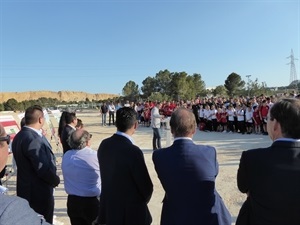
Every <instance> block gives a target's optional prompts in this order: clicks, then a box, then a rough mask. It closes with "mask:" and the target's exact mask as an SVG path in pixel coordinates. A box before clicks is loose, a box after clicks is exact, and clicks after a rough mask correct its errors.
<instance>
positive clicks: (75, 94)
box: [0, 91, 118, 102]
mask: <svg viewBox="0 0 300 225" xmlns="http://www.w3.org/2000/svg"><path fill="white" fill-rule="evenodd" d="M117 96H118V95H116V94H105V93H99V94H90V93H86V92H82V91H59V92H54V91H27V92H2V93H0V102H6V101H7V100H8V99H11V98H14V99H16V100H17V101H18V102H22V101H24V100H36V99H39V98H43V97H44V98H56V99H58V100H60V101H66V102H69V101H85V100H86V99H87V98H88V99H89V100H90V101H92V100H96V101H99V100H104V99H108V98H113V97H117Z"/></svg>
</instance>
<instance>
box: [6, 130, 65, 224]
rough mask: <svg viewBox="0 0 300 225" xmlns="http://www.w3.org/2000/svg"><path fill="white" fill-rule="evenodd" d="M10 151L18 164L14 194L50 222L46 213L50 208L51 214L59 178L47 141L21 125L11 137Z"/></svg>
mask: <svg viewBox="0 0 300 225" xmlns="http://www.w3.org/2000/svg"><path fill="white" fill-rule="evenodd" d="M12 151H13V155H14V158H15V160H16V163H17V195H18V196H20V197H22V198H25V199H26V200H27V201H28V202H29V204H30V206H31V208H33V209H34V210H35V211H36V212H38V213H40V214H42V215H43V216H44V217H45V218H46V220H47V221H51V220H52V219H49V218H48V216H47V215H48V214H49V213H50V214H51V211H52V214H53V207H54V205H53V204H54V199H53V188H54V187H56V186H57V185H58V184H59V182H60V179H59V177H58V176H57V175H56V162H55V157H54V155H53V153H52V150H51V146H50V144H49V142H48V141H47V140H46V138H45V137H41V136H39V135H38V134H37V133H36V132H35V131H34V130H32V129H30V128H28V127H23V128H22V129H21V131H20V132H19V133H17V135H16V136H15V138H14V140H13V143H12ZM49 217H51V215H50V216H49Z"/></svg>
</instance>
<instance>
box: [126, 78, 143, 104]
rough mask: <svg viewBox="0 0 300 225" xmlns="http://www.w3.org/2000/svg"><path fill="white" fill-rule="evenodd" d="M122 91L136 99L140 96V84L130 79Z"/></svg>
mask: <svg viewBox="0 0 300 225" xmlns="http://www.w3.org/2000/svg"><path fill="white" fill-rule="evenodd" d="M122 93H123V95H124V96H126V97H128V98H130V99H131V100H135V99H136V98H138V97H139V94H140V92H139V85H137V84H136V83H135V82H134V81H132V80H130V81H128V82H127V83H126V84H125V86H124V87H123V90H122Z"/></svg>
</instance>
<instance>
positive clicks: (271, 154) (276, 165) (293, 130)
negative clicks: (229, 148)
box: [236, 98, 300, 225]
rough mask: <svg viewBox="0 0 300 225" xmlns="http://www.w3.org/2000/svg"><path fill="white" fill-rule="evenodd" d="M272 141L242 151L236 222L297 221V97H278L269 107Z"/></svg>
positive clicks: (299, 160) (299, 193)
mask: <svg viewBox="0 0 300 225" xmlns="http://www.w3.org/2000/svg"><path fill="white" fill-rule="evenodd" d="M267 131H268V134H269V136H270V138H271V139H272V141H273V144H272V145H271V146H270V147H268V148H260V149H252V150H248V151H244V152H243V153H242V156H241V160H240V165H239V169H238V174H237V183H238V188H239V190H240V191H241V192H243V193H247V196H248V197H247V200H246V201H245V203H244V204H243V206H242V208H241V210H240V213H239V215H238V218H237V223H236V224H255V225H259V224H262V225H267V224H272V225H276V224H280V225H282V224H289V225H293V224H299V223H300V213H299V212H300V100H299V99H293V98H291V99H282V100H279V101H278V102H276V103H275V104H274V105H273V106H272V107H271V108H270V110H269V114H268V118H267Z"/></svg>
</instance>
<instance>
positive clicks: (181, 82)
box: [168, 72, 189, 100]
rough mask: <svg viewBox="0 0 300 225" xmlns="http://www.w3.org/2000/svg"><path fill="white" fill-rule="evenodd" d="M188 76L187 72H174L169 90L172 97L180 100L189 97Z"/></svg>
mask: <svg viewBox="0 0 300 225" xmlns="http://www.w3.org/2000/svg"><path fill="white" fill-rule="evenodd" d="M187 76H188V75H187V73H186V72H180V73H174V74H173V75H172V80H171V83H170V88H169V90H168V95H169V96H171V98H172V99H177V100H179V99H185V98H186V97H187V96H186V95H187V90H188V88H189V84H188V82H187Z"/></svg>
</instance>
